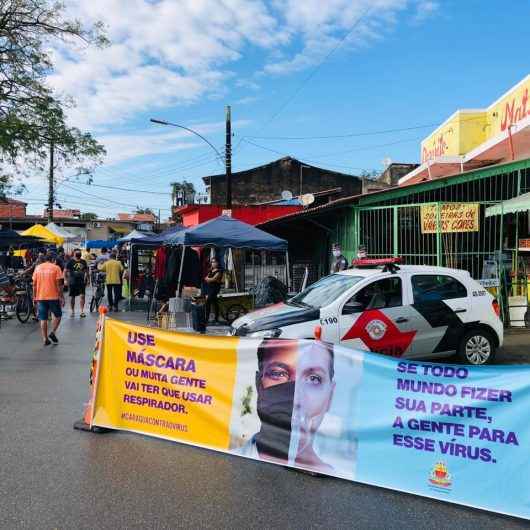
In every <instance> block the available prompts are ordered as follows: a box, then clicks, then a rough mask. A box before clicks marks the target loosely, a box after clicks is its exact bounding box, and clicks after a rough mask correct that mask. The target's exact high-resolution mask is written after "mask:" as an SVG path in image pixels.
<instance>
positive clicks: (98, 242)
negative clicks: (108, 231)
mask: <svg viewBox="0 0 530 530" xmlns="http://www.w3.org/2000/svg"><path fill="white" fill-rule="evenodd" d="M85 246H86V249H87V250H88V249H90V248H113V247H115V246H116V240H114V239H109V240H105V239H89V240H88V241H87V242H86V245H85Z"/></svg>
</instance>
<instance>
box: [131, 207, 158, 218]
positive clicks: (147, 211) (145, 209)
mask: <svg viewBox="0 0 530 530" xmlns="http://www.w3.org/2000/svg"><path fill="white" fill-rule="evenodd" d="M134 213H150V214H152V215H155V213H154V212H153V210H151V208H140V206H137V207H136V210H135V212H134ZM155 217H156V216H155Z"/></svg>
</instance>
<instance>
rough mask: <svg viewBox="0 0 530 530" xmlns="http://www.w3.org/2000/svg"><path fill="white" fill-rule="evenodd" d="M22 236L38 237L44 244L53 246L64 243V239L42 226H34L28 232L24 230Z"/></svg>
mask: <svg viewBox="0 0 530 530" xmlns="http://www.w3.org/2000/svg"><path fill="white" fill-rule="evenodd" d="M20 235H22V236H34V237H38V238H39V239H41V240H42V241H43V242H44V243H47V244H52V245H62V244H63V243H64V237H61V236H58V235H57V234H54V233H53V232H52V231H51V230H49V229H48V228H46V227H45V226H42V225H33V226H31V227H29V228H28V229H27V230H24V232H22V233H21V234H20Z"/></svg>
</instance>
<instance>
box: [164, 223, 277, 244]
mask: <svg viewBox="0 0 530 530" xmlns="http://www.w3.org/2000/svg"><path fill="white" fill-rule="evenodd" d="M165 243H166V244H168V245H183V246H191V247H201V246H215V247H228V248H251V249H255V250H276V251H286V250H287V241H285V239H280V238H279V237H276V236H273V235H271V234H268V233H267V232H264V231H263V230H260V229H259V228H256V227H255V226H252V225H249V224H247V223H244V222H243V221H239V220H237V219H234V218H233V217H228V216H226V215H221V216H219V217H216V218H215V219H210V220H209V221H206V222H204V223H201V224H199V225H196V226H194V227H191V228H186V229H184V230H181V231H178V232H176V233H175V234H174V235H173V236H170V237H168V238H167V239H166V241H165Z"/></svg>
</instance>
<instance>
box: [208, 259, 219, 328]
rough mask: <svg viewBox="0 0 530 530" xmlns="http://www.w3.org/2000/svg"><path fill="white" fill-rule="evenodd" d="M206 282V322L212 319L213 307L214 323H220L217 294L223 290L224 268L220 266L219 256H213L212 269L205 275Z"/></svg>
mask: <svg viewBox="0 0 530 530" xmlns="http://www.w3.org/2000/svg"><path fill="white" fill-rule="evenodd" d="M204 282H205V284H206V304H205V312H206V323H208V321H209V320H210V311H211V308H212V307H213V310H214V323H215V324H218V323H219V300H218V299H217V296H218V295H219V292H220V291H221V285H222V283H223V270H222V269H221V267H220V266H219V261H218V260H217V258H212V260H211V262H210V270H209V271H208V274H207V275H206V276H205V277H204Z"/></svg>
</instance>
